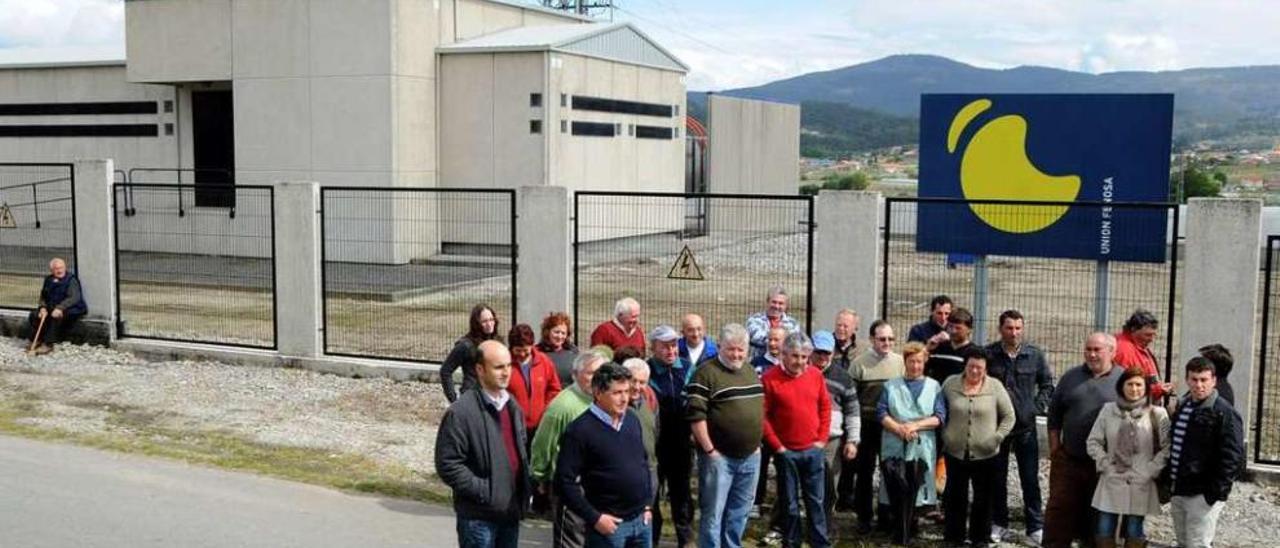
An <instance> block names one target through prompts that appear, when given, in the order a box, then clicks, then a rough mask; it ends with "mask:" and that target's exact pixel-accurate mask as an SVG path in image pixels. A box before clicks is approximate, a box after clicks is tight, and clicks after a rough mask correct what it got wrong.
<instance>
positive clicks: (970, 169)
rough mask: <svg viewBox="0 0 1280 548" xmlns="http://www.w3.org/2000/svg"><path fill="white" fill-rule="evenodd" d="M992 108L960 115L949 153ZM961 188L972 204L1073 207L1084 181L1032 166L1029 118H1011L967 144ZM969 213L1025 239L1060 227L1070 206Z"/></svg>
mask: <svg viewBox="0 0 1280 548" xmlns="http://www.w3.org/2000/svg"><path fill="white" fill-rule="evenodd" d="M991 106H992V103H991V100H989V99H978V100H976V101H973V102H971V103H969V104H967V105H965V106H964V108H961V109H960V111H959V112H957V113H956V115H955V117H954V118H952V119H951V128H950V131H948V132H947V152H950V153H952V154H955V153H956V150H957V149H958V148H959V146H960V144H961V143H960V136H961V134H962V133H964V130H965V128H966V127H968V125H969V123H970V122H972V121H973V120H974V119H975V118H977V117H978V115H980V114H982V113H983V112H986V111H987V110H988V109H990V108H991ZM960 188H961V191H962V192H964V196H965V198H968V199H970V200H1019V201H1053V202H1070V201H1074V200H1075V199H1076V196H1077V195H1078V194H1079V193H1080V176H1078V175H1049V174H1046V173H1044V172H1043V171H1040V169H1039V168H1037V167H1036V166H1034V165H1032V163H1031V159H1030V158H1028V157H1027V120H1026V118H1023V117H1022V116H1018V115H1016V114H1006V115H1004V116H1000V117H997V118H996V119H994V120H991V121H989V122H987V123H985V124H983V125H982V126H981V127H979V128H978V130H977V131H976V132H975V133H974V134H973V137H971V138H970V139H969V142H968V144H967V145H965V150H964V156H963V157H962V158H961V160H960ZM969 208H970V209H972V210H973V212H974V213H975V214H976V215H977V216H978V218H980V219H982V222H984V223H987V224H988V225H990V226H991V227H992V228H995V229H996V230H1001V231H1004V232H1012V233H1015V234H1025V233H1028V232H1035V231H1038V230H1043V229H1045V228H1048V227H1049V226H1051V225H1053V223H1056V222H1058V220H1059V219H1061V218H1062V216H1063V215H1066V213H1067V209H1068V208H1069V206H1065V205H1061V206H1056V205H1055V206H1008V205H999V204H970V205H969Z"/></svg>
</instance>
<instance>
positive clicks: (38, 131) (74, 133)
mask: <svg viewBox="0 0 1280 548" xmlns="http://www.w3.org/2000/svg"><path fill="white" fill-rule="evenodd" d="M159 133H160V128H159V126H157V125H155V124H67V125H13V126H9V125H4V126H0V137H155V136H157V135H159Z"/></svg>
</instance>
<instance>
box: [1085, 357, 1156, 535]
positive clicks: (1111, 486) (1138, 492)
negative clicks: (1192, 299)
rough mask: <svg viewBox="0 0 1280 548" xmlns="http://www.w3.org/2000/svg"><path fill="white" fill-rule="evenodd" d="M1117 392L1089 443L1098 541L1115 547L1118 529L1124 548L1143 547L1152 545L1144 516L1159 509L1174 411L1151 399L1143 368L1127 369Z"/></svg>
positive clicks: (1094, 429) (1095, 425)
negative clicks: (1095, 469) (1094, 471)
mask: <svg viewBox="0 0 1280 548" xmlns="http://www.w3.org/2000/svg"><path fill="white" fill-rule="evenodd" d="M1116 392H1117V393H1118V394H1119V395H1120V399H1118V400H1116V401H1115V402H1111V403H1108V404H1106V405H1105V406H1103V407H1102V411H1101V412H1099V413H1098V420H1097V421H1096V422H1094V423H1093V430H1092V431H1090V432H1089V441H1088V445H1087V448H1088V451H1089V456H1090V457H1093V460H1094V461H1095V462H1097V465H1098V487H1097V489H1095V490H1094V492H1093V507H1094V508H1095V509H1097V510H1098V528H1097V534H1098V538H1097V546H1098V548H1113V547H1115V546H1116V545H1117V544H1116V532H1117V530H1118V529H1119V530H1120V532H1121V536H1122V537H1124V539H1125V540H1124V546H1125V548H1139V547H1144V546H1146V545H1147V539H1146V535H1145V534H1144V533H1143V530H1142V523H1143V519H1144V518H1145V517H1146V516H1149V515H1154V514H1159V513H1160V497H1159V494H1158V493H1157V490H1156V478H1158V477H1159V476H1160V472H1161V471H1162V470H1163V469H1164V466H1165V463H1166V462H1167V461H1168V460H1169V441H1170V440H1169V413H1168V412H1167V411H1165V410H1164V408H1163V407H1160V406H1158V405H1151V404H1150V400H1149V398H1148V395H1149V394H1150V385H1149V383H1148V380H1147V378H1146V374H1145V373H1144V372H1143V371H1142V369H1141V368H1131V369H1129V370H1126V371H1125V372H1124V375H1122V376H1121V377H1120V380H1119V381H1118V382H1117V383H1116ZM1121 522H1123V527H1120V525H1121Z"/></svg>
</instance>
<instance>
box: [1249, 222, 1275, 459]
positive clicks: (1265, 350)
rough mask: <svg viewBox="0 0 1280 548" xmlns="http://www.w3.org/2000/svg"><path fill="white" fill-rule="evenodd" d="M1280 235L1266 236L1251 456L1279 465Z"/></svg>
mask: <svg viewBox="0 0 1280 548" xmlns="http://www.w3.org/2000/svg"><path fill="white" fill-rule="evenodd" d="M1277 247H1280V235H1277V234H1272V235H1269V236H1267V254H1266V259H1265V262H1263V267H1262V268H1263V277H1262V329H1261V330H1259V331H1258V333H1259V336H1260V337H1261V340H1260V341H1259V344H1258V394H1257V397H1256V399H1255V401H1256V406H1257V412H1256V413H1255V414H1254V419H1253V435H1254V443H1253V456H1254V460H1256V461H1257V462H1259V463H1262V464H1280V371H1278V370H1277V367H1280V352H1278V351H1276V350H1275V349H1274V348H1275V345H1276V344H1277V343H1278V342H1280V334H1277V333H1275V331H1276V330H1275V326H1274V325H1273V323H1274V322H1275V321H1276V319H1277V318H1280V295H1277V292H1280V280H1277V279H1276V276H1277V275H1280V265H1277V264H1276V262H1277V261H1280V253H1277V251H1280V250H1277V249H1276V248H1277Z"/></svg>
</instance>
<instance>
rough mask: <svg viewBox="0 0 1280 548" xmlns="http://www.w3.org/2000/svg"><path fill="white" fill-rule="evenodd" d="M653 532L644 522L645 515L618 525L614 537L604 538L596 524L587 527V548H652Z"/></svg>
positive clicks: (642, 514)
mask: <svg viewBox="0 0 1280 548" xmlns="http://www.w3.org/2000/svg"><path fill="white" fill-rule="evenodd" d="M652 546H653V531H651V530H650V528H649V524H648V523H645V522H644V513H641V514H640V515H638V516H636V517H634V518H631V519H629V520H626V521H624V522H622V523H619V524H618V529H617V530H615V531H614V532H613V534H612V535H609V536H607V537H606V536H604V535H602V534H600V533H599V532H597V531H596V528H595V524H588V525H587V542H586V548H651V547H652Z"/></svg>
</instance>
